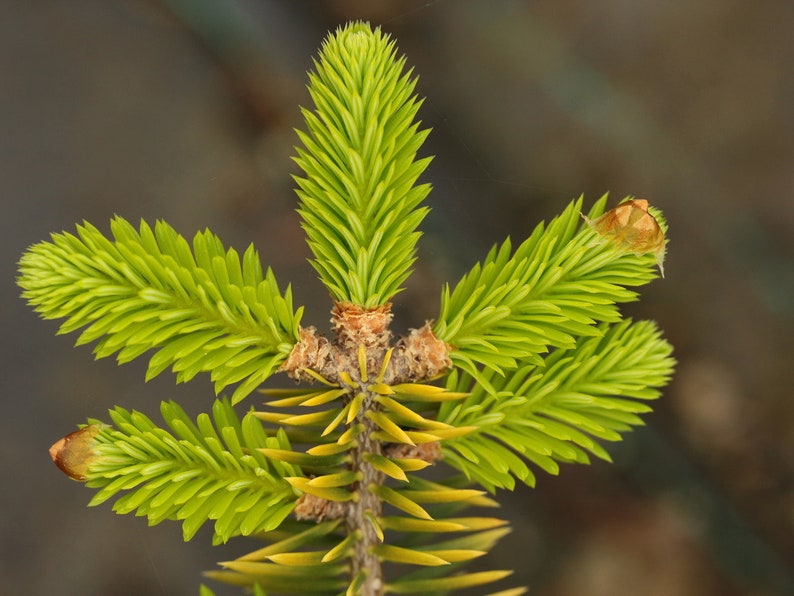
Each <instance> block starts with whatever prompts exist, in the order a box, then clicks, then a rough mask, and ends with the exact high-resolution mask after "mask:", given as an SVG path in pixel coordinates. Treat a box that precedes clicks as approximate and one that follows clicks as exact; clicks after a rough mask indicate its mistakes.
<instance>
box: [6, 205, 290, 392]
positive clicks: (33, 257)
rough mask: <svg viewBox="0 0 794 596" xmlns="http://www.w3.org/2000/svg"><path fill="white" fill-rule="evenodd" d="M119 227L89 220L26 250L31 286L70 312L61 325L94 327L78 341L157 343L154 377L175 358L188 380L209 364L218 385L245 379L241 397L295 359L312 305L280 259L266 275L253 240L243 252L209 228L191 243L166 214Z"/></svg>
mask: <svg viewBox="0 0 794 596" xmlns="http://www.w3.org/2000/svg"><path fill="white" fill-rule="evenodd" d="M110 227H111V232H112V235H113V239H112V240H111V239H108V238H106V237H105V236H103V235H102V233H101V232H100V231H99V230H98V229H97V228H95V227H94V226H92V225H91V224H88V223H85V224H84V225H82V226H78V227H77V235H76V236H75V235H73V234H69V233H62V234H53V236H52V242H42V243H40V244H36V245H34V246H33V247H31V248H30V249H29V250H28V251H27V252H26V253H25V254H24V255H23V256H22V259H21V261H20V267H19V270H20V277H19V279H18V283H19V285H20V286H21V287H22V288H23V289H24V292H23V296H24V297H25V298H27V300H28V302H29V303H30V304H31V305H33V306H34V307H35V309H36V310H37V311H38V312H39V313H40V314H41V315H42V316H43V317H44V318H48V319H59V318H65V319H66V321H64V322H63V324H62V325H61V328H60V333H68V332H71V331H74V330H77V329H80V328H82V327H86V328H85V329H84V330H83V331H82V333H81V334H80V336H79V337H78V339H77V344H78V345H81V344H86V343H89V342H92V341H95V340H98V342H97V344H96V346H95V348H94V353H95V354H96V357H97V358H101V357H105V356H109V355H111V354H114V353H115V354H117V360H118V361H119V362H128V361H130V360H132V359H134V358H137V357H138V356H141V355H142V354H144V353H145V352H147V351H149V350H152V349H156V350H157V351H156V352H155V354H154V355H153V356H152V357H151V359H150V361H149V368H148V371H147V373H146V378H147V380H148V379H151V378H152V377H154V376H156V375H158V374H159V373H161V372H162V371H163V370H165V369H166V368H168V367H169V366H171V367H172V368H173V370H174V372H176V373H177V381H178V382H185V381H188V380H190V379H192V378H193V377H194V376H195V375H196V374H198V373H200V372H209V373H210V374H211V378H212V380H213V381H214V383H215V391H216V392H220V391H221V390H222V389H223V388H224V387H226V386H228V385H230V384H233V383H240V385H239V386H238V387H237V389H236V390H235V392H234V395H233V397H232V401H233V402H235V403H236V402H237V401H239V400H241V399H242V398H244V397H245V396H246V395H248V394H249V393H250V392H251V391H253V390H254V389H255V388H256V387H257V386H258V385H259V384H261V383H262V382H263V381H264V380H265V379H266V378H267V377H268V376H270V375H271V374H272V373H273V372H274V371H275V370H277V369H278V367H279V365H280V364H281V363H282V362H283V361H284V360H286V358H287V356H288V354H289V352H290V350H291V349H292V347H293V345H294V344H295V343H296V342H297V339H298V323H299V321H300V317H301V313H302V308H301V309H298V310H297V311H296V312H293V308H292V295H291V290H290V289H289V287H288V288H287V291H286V292H285V293H284V294H283V295H282V294H281V293H280V291H279V288H278V285H277V283H276V280H275V277H274V276H273V273H272V272H271V271H270V269H268V270H267V272H266V273H265V274H264V275H263V273H262V267H261V264H260V262H259V257H258V255H257V253H256V251H255V250H254V248H253V247H252V246H249V248H248V249H247V250H246V251H245V254H244V255H243V257H242V262H241V260H240V257H239V256H238V254H237V252H236V251H235V250H234V249H229V250H225V249H224V247H223V246H222V244H221V242H220V240H219V239H218V238H217V237H216V236H215V235H213V234H211V233H210V232H209V231H205V232H201V233H198V234H196V236H195V238H194V240H193V250H192V251H191V248H190V246H189V244H188V243H187V241H186V240H185V239H184V238H183V237H182V236H180V235H179V234H178V233H177V232H176V231H174V229H173V228H171V227H170V226H168V225H167V224H165V223H163V222H157V225H156V226H155V228H154V230H152V228H150V227H149V225H148V224H146V223H145V222H141V225H140V229H139V230H136V229H135V228H134V227H133V226H132V225H130V224H129V223H128V222H126V221H125V220H124V219H122V218H120V217H116V218H115V219H113V220H112V221H111V225H110Z"/></svg>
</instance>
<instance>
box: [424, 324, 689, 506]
mask: <svg viewBox="0 0 794 596" xmlns="http://www.w3.org/2000/svg"><path fill="white" fill-rule="evenodd" d="M598 330H599V332H601V335H599V336H594V337H588V338H585V339H582V340H580V341H579V342H577V343H576V346H575V347H574V348H571V349H556V350H554V351H553V352H552V353H551V354H549V355H548V356H546V357H545V358H544V359H543V361H542V362H541V363H536V362H534V360H533V359H532V360H523V361H519V366H518V368H516V369H515V370H513V371H510V372H509V373H508V374H506V375H505V376H503V377H502V376H500V375H498V374H496V373H495V372H494V371H487V372H486V373H484V374H485V375H487V377H488V380H489V381H490V383H491V384H492V385H493V388H494V390H495V391H494V392H493V393H489V392H488V391H486V390H485V389H484V388H483V387H482V386H480V385H477V384H476V382H475V381H474V379H473V378H472V377H471V376H470V375H468V374H466V373H461V374H460V375H458V374H452V375H450V377H449V379H448V383H447V385H448V387H449V388H450V389H451V390H453V391H465V390H470V391H471V394H470V395H469V397H467V398H466V399H465V400H464V401H461V402H448V403H444V404H442V405H441V406H440V408H439V414H438V418H439V420H440V421H443V422H446V423H449V424H454V425H457V426H461V425H467V426H474V427H477V430H476V431H473V432H471V433H469V434H467V435H466V436H463V437H459V438H453V439H450V440H449V441H446V442H445V443H444V455H445V461H446V462H447V463H448V464H450V465H452V466H453V467H456V468H458V469H459V470H461V471H462V472H464V473H465V474H466V475H467V476H468V477H470V478H471V479H473V480H475V481H476V482H478V483H479V484H481V485H482V486H484V487H486V488H488V489H489V490H493V489H494V488H508V489H512V488H513V487H514V484H515V480H514V479H515V478H517V479H518V480H520V481H522V482H524V483H526V484H528V485H530V486H534V485H535V474H534V472H533V470H532V467H531V466H530V465H527V464H531V465H532V466H536V467H539V468H541V469H543V470H545V471H546V472H548V473H551V474H557V473H558V471H559V466H558V463H557V462H566V463H568V462H571V463H572V462H576V463H589V455H588V454H592V455H595V456H596V457H599V458H601V459H604V460H607V461H609V460H610V458H609V454H608V453H607V452H606V451H605V450H604V448H603V447H602V446H601V445H600V444H599V443H598V441H599V440H601V441H618V440H620V438H621V434H622V433H624V432H626V431H628V430H630V429H631V427H632V426H636V425H641V424H643V422H642V419H641V418H640V415H641V414H645V413H647V412H649V411H650V409H651V408H650V407H649V406H648V405H647V403H646V402H647V401H648V400H652V399H655V398H657V397H658V396H659V394H660V390H659V389H660V388H661V387H663V386H664V385H665V384H667V382H668V381H669V379H670V376H671V374H672V371H673V366H674V363H675V361H674V360H673V358H672V357H671V351H672V349H671V347H670V345H669V344H668V343H667V342H666V341H665V340H664V339H663V338H662V337H661V335H660V333H659V331H658V329H657V328H656V325H655V324H654V323H652V322H650V321H639V322H632V321H631V320H629V319H626V320H623V321H621V322H620V323H617V324H615V325H612V326H607V325H605V324H602V325H601V326H600V327H599V328H598Z"/></svg>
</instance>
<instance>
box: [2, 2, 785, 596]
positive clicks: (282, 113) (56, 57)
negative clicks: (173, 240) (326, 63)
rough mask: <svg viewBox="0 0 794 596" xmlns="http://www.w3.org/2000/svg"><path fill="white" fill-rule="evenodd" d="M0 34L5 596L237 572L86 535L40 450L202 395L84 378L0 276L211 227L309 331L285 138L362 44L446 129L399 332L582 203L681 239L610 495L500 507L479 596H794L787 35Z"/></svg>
mask: <svg viewBox="0 0 794 596" xmlns="http://www.w3.org/2000/svg"><path fill="white" fill-rule="evenodd" d="M0 15H2V18H0V201H2V203H1V204H2V207H3V209H2V217H1V218H0V226H2V234H0V242H2V248H1V249H0V250H1V251H2V252H1V253H0V254H1V255H2V259H1V260H0V291H1V292H2V296H0V300H2V302H1V304H2V309H0V317H1V320H2V327H3V336H4V340H5V341H4V342H3V343H2V359H1V360H0V362H2V367H3V373H2V378H1V379H0V383H2V387H1V394H2V400H3V402H2V403H3V415H2V418H1V419H0V451H1V452H2V478H3V481H2V485H3V488H2V490H1V491H0V511H1V512H2V513H0V516H2V517H1V518H0V537H1V539H2V543H1V546H0V549H1V550H0V594H3V595H8V596H30V595H32V596H39V595H42V596H43V595H48V596H50V595H52V596H71V595H75V596H77V595H80V596H127V595H129V596H132V595H142V594H146V595H149V594H152V595H167V596H171V595H175V596H179V595H182V594H196V593H197V586H198V583H199V581H200V571H201V570H202V569H207V568H212V567H213V566H214V564H215V562H216V561H219V560H224V559H228V558H231V557H233V556H236V555H238V554H241V553H242V552H244V551H245V550H246V548H247V547H248V546H249V543H248V542H247V541H246V540H238V541H233V543H232V544H230V545H228V546H227V547H225V548H224V549H212V548H211V547H208V546H206V545H207V544H208V542H209V532H202V533H201V534H200V535H199V537H198V538H197V539H196V540H194V541H193V542H192V543H190V544H187V545H186V544H183V543H182V540H181V529H180V527H179V525H178V524H174V523H166V524H162V525H160V526H157V527H155V528H147V527H146V522H145V520H142V519H137V518H134V517H120V516H116V515H114V514H113V513H111V511H110V508H109V506H107V505H105V506H102V507H100V508H98V509H92V510H88V509H87V508H86V507H85V505H86V503H87V502H88V500H89V498H90V496H91V494H90V492H89V491H87V490H85V489H84V488H83V487H82V486H81V485H79V484H78V483H75V482H71V481H69V480H68V479H67V478H66V477H64V476H63V475H62V474H61V473H60V472H58V471H57V470H56V469H55V468H54V467H53V466H52V464H51V463H50V461H49V456H48V455H47V448H48V447H49V445H50V443H51V442H53V441H54V440H55V439H57V438H59V437H61V436H63V435H64V434H66V433H68V432H70V431H71V430H73V429H74V427H75V424H77V423H79V422H82V421H84V419H85V418H86V417H87V416H92V417H99V418H102V417H104V416H105V412H106V410H107V408H109V407H110V406H112V405H114V404H120V405H123V406H125V407H128V408H132V407H134V408H138V409H141V410H142V411H144V412H147V413H150V414H152V415H153V416H155V417H156V416H157V414H156V412H157V405H158V403H159V401H160V400H162V399H170V398H176V399H178V400H180V401H181V402H182V403H185V404H187V405H188V406H189V407H190V408H192V411H194V412H197V411H201V410H203V409H204V408H206V407H207V405H208V404H209V403H210V402H211V399H212V389H211V385H210V383H209V382H208V381H207V380H206V379H199V380H197V381H196V382H194V383H191V384H190V386H180V387H175V386H174V384H173V378H172V377H171V376H170V375H169V374H167V373H166V374H163V375H162V376H161V377H160V378H158V379H156V380H154V381H152V382H150V383H148V384H144V382H143V370H144V365H143V363H133V364H129V365H125V366H123V367H117V366H116V365H115V363H114V362H113V361H112V360H110V359H109V360H103V361H98V362H94V361H93V359H92V356H91V351H90V348H88V347H82V348H79V349H73V348H72V343H73V341H74V337H56V336H55V331H56V329H57V325H56V324H55V323H53V322H46V323H45V322H42V321H40V320H38V319H37V317H36V316H35V315H34V314H33V312H32V311H31V310H30V309H29V308H27V307H26V306H25V305H24V303H23V302H22V300H20V299H19V297H18V294H19V290H18V288H16V286H15V284H14V277H15V268H16V261H17V259H18V258H19V255H20V254H21V253H22V251H23V250H24V249H25V248H26V247H27V246H29V245H30V244H32V243H35V242H37V241H40V240H42V239H45V238H46V237H47V235H48V234H49V233H50V232H52V231H61V230H64V229H73V226H74V224H75V223H77V222H79V221H81V220H83V219H86V220H89V221H91V222H94V223H96V224H97V225H100V226H103V227H105V229H106V225H107V220H108V219H109V218H110V217H111V216H112V215H113V214H115V213H118V214H120V215H123V216H124V217H126V218H128V219H131V220H133V221H136V220H138V219H139V218H141V217H143V218H146V219H147V220H150V221H151V220H154V219H156V218H163V219H166V220H167V221H168V222H169V223H171V224H172V225H174V226H175V227H176V228H177V229H178V230H179V231H181V232H182V233H183V234H186V235H192V234H193V233H194V232H195V231H196V230H198V229H203V228H205V227H210V228H211V229H212V230H213V231H215V232H216V233H218V234H220V236H221V237H222V238H223V239H224V241H225V242H226V243H227V244H230V245H233V246H236V247H237V248H244V247H245V246H246V245H247V244H248V243H249V242H251V241H253V242H255V243H256V244H257V246H258V248H259V249H260V251H261V254H262V256H263V259H264V260H265V261H266V262H267V263H268V264H271V265H272V266H273V267H274V269H275V271H276V274H277V276H278V279H279V280H280V282H281V283H286V282H288V281H291V282H292V283H293V285H294V289H295V293H296V295H297V301H298V302H299V303H306V304H307V306H308V309H307V314H306V317H305V321H309V322H312V323H316V324H319V325H320V326H321V327H322V326H323V325H324V322H325V321H326V320H327V318H328V308H329V303H328V300H327V297H326V295H325V292H324V291H323V290H322V288H321V287H320V285H319V284H318V282H317V281H316V280H315V279H314V277H313V275H312V273H311V270H310V268H309V267H308V265H307V264H306V262H305V261H306V258H307V257H308V251H307V249H306V246H305V244H304V241H303V238H302V235H301V232H300V229H299V224H298V219H297V217H296V214H295V212H294V208H295V197H294V194H293V192H292V186H293V184H292V182H291V179H290V174H291V173H294V172H295V167H294V165H293V164H292V162H291V161H290V156H291V155H292V153H293V150H292V146H293V144H294V143H295V142H296V138H295V135H294V132H293V127H295V126H300V125H301V121H300V115H299V111H298V105H306V104H307V102H308V98H307V94H306V91H305V80H306V79H305V73H306V70H307V69H309V68H310V67H311V57H312V56H313V55H315V54H316V50H317V48H318V46H319V44H320V42H321V40H322V39H323V38H324V36H325V35H326V33H327V31H328V30H330V29H333V28H335V27H336V26H338V25H339V24H341V23H344V22H345V21H347V20H349V19H354V18H364V19H368V20H370V21H371V22H373V23H375V24H381V25H382V26H383V28H384V30H386V31H387V32H390V33H392V34H393V35H394V36H395V37H396V39H397V41H398V44H399V47H400V49H401V51H402V52H404V53H405V54H407V56H408V62H409V64H411V65H413V66H414V67H415V72H416V74H418V75H419V76H420V82H419V87H418V89H419V92H420V93H421V94H422V95H424V96H426V97H427V100H426V103H425V104H424V106H423V108H422V110H421V117H422V119H423V122H424V123H425V124H426V125H427V126H430V127H432V128H433V133H432V135H431V136H430V140H429V142H428V144H427V146H426V149H425V153H426V154H434V155H436V159H435V161H434V162H433V163H432V165H431V167H430V168H429V170H428V172H427V174H426V176H425V180H427V181H429V182H432V184H433V186H434V192H433V193H432V194H431V196H430V198H429V204H430V205H431V207H432V209H433V210H432V212H431V214H430V215H429V217H428V218H427V220H426V222H425V224H424V225H423V230H424V232H425V235H424V237H423V240H422V242H421V245H420V261H419V265H418V268H417V271H416V274H415V275H414V276H413V277H412V278H411V280H410V285H409V288H408V290H407V291H406V292H404V293H403V294H401V295H400V296H399V297H398V299H397V304H396V310H397V321H398V323H397V324H398V326H401V328H402V329H405V328H407V327H409V326H418V325H420V324H422V323H423V322H424V320H425V319H426V318H432V317H433V315H434V313H436V312H437V304H438V291H439V287H440V283H441V282H442V281H444V280H454V279H457V278H459V276H460V275H461V274H462V273H463V272H464V271H465V270H466V269H467V268H468V267H469V266H470V265H471V264H472V263H473V261H474V260H476V259H479V258H481V257H482V256H483V255H484V254H485V252H486V251H487V249H488V248H489V247H490V245H492V244H493V243H494V242H497V241H500V240H501V239H503V238H504V237H505V235H507V234H510V235H511V236H512V237H513V238H515V239H521V238H523V237H524V236H525V235H526V234H527V233H528V232H529V231H530V230H531V228H532V227H533V226H534V225H535V224H536V223H537V222H538V221H539V220H540V219H544V218H548V217H551V216H553V215H554V214H556V213H557V212H559V211H560V210H561V209H562V208H563V207H564V206H565V205H566V204H567V203H568V201H569V200H570V199H571V198H573V197H576V196H578V195H579V194H580V193H584V194H585V196H586V197H587V199H588V200H595V199H596V198H597V197H598V196H600V195H601V194H602V193H604V192H605V191H610V192H611V196H612V198H613V200H614V201H615V202H616V201H617V200H618V199H619V198H621V197H623V196H625V195H635V196H642V197H648V198H649V199H650V200H651V202H652V203H653V204H655V205H657V206H659V207H660V208H662V209H663V210H664V212H665V214H666V216H667V218H668V220H669V223H670V234H669V237H670V245H669V255H668V260H667V266H666V272H667V278H666V279H664V280H659V281H657V282H655V283H653V284H652V285H651V286H649V287H647V288H646V289H645V290H644V293H643V294H644V295H643V300H642V301H641V302H639V303H636V304H633V305H630V306H629V307H628V308H627V311H629V312H630V313H631V314H632V315H633V316H637V317H645V318H653V319H656V320H658V321H659V322H660V324H661V326H662V327H663V328H664V330H665V333H666V336H667V337H668V338H669V340H670V341H671V342H672V343H673V344H674V345H675V347H676V357H677V358H678V360H679V366H678V370H677V374H676V377H675V379H674V381H673V383H672V384H671V386H670V387H669V388H668V389H667V391H666V393H665V395H664V397H663V399H662V400H660V401H659V402H658V404H657V406H656V412H655V413H654V414H653V415H651V416H649V417H648V426H647V427H645V428H643V429H640V430H638V431H636V432H635V433H633V434H632V435H631V436H629V437H628V438H627V440H626V441H625V442H623V443H621V444H616V445H613V446H611V447H610V449H611V452H612V453H613V454H614V458H615V462H616V463H615V465H608V464H605V463H598V464H596V465H593V466H592V467H587V468H585V467H576V468H575V467H571V466H569V467H566V468H564V469H563V470H562V473H561V475H560V476H559V477H550V476H541V477H540V481H539V486H538V488H537V489H536V490H529V489H526V490H518V491H516V492H515V493H514V494H502V495H501V496H500V499H502V501H503V502H504V512H503V513H504V515H505V516H507V517H509V518H510V519H511V520H512V521H513V523H514V527H515V531H514V532H513V534H512V535H511V536H509V537H508V538H507V539H505V540H504V541H503V542H502V543H501V545H500V547H499V549H498V550H497V551H495V552H494V553H493V554H492V555H491V556H489V557H488V560H486V561H483V562H481V563H482V565H481V566H483V567H489V568H503V567H512V568H515V569H516V574H515V576H514V577H513V579H512V580H511V585H515V584H517V583H519V584H520V583H525V584H529V585H530V586H531V587H532V592H531V593H533V594H540V595H551V596H563V595H583V596H602V595H603V596H607V595H609V596H614V595H618V596H622V595H634V594H643V595H659V596H662V595H664V596H678V595H693V596H695V595H712V594H713V595H734V594H737V595H738V594H751V595H754V596H761V595H764V596H766V595H778V594H794V581H793V580H792V572H791V568H792V564H794V482H793V480H794V395H792V386H794V333H792V332H793V331H794V325H792V316H794V262H793V258H794V196H792V195H793V193H792V191H794V130H793V129H794V72H793V71H792V64H794V44H792V42H791V27H792V24H794V3H791V2H788V1H787V0H777V1H773V0H760V1H757V2H747V1H746V0H719V1H718V0H705V1H701V2H652V1H640V0H600V1H599V2H590V1H586V0H570V1H568V0H564V1H560V0H537V1H523V2H519V1H505V0H500V1H494V2H482V1H475V0H454V1H453V0H436V1H421V2H416V1H408V0H404V1H399V0H391V1H386V0H383V1H367V0H359V1H347V0H335V1H292V2H290V1H287V0H281V1H277V0H237V1H235V0H73V1H70V2H62V1H57V0H35V1H31V2H24V1H22V0H2V1H0ZM219 593H223V592H222V590H219ZM229 593H235V592H229Z"/></svg>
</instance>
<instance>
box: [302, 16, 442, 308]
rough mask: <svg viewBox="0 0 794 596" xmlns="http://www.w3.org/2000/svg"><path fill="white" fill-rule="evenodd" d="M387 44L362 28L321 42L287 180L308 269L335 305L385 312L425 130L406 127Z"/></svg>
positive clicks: (415, 202) (405, 75)
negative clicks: (296, 170)
mask: <svg viewBox="0 0 794 596" xmlns="http://www.w3.org/2000/svg"><path fill="white" fill-rule="evenodd" d="M404 66H405V59H404V58H400V59H397V58H396V52H395V48H394V42H392V41H390V39H389V37H388V36H386V35H384V34H382V33H381V32H380V29H375V30H374V31H373V30H371V29H370V28H369V25H366V24H364V23H353V24H350V25H348V26H346V27H343V28H340V29H339V30H337V31H336V33H334V34H333V35H331V36H329V37H328V39H327V40H326V41H325V43H324V44H323V47H322V51H321V52H320V56H319V59H318V60H317V61H316V62H315V72H313V73H310V75H309V93H310V94H311V97H312V100H313V102H314V104H315V110H314V111H310V110H307V109H304V110H303V115H304V118H305V119H306V129H307V132H298V135H299V137H300V140H301V143H302V144H303V147H302V148H298V149H297V153H298V156H297V157H296V158H295V161H296V162H297V163H298V165H299V166H300V167H301V169H302V170H303V171H304V173H305V176H304V177H296V178H295V180H296V182H297V183H298V190H297V193H298V196H299V197H300V199H301V203H300V209H299V213H300V214H301V217H302V218H303V228H304V229H305V230H306V235H307V239H308V243H309V246H310V247H311V250H312V252H313V253H314V257H315V258H314V260H313V261H312V264H313V265H314V268H315V269H316V270H317V272H318V273H319V275H320V279H321V280H322V282H323V283H324V284H325V286H326V287H327V288H328V290H329V292H331V295H332V296H333V297H334V299H335V300H336V301H337V302H350V303H354V304H357V305H360V306H364V307H368V308H370V307H375V306H378V305H383V304H386V303H387V302H388V301H389V300H390V299H391V298H392V296H394V294H396V293H397V292H399V291H400V289H401V285H402V283H403V282H404V281H405V279H406V278H407V277H408V275H409V273H410V267H411V264H412V263H413V261H414V247H415V245H416V241H417V240H418V238H419V233H418V232H417V231H416V228H417V226H418V225H419V223H420V222H421V221H422V219H424V216H425V214H426V212H427V208H425V207H419V204H420V203H421V201H422V200H423V199H424V198H425V197H426V196H427V194H428V192H430V186H429V185H427V184H420V185H417V184H416V181H417V178H418V177H419V175H420V174H421V173H422V172H423V171H424V169H425V168H426V167H427V165H428V163H429V162H430V159H429V158H424V159H417V158H416V153H417V151H418V150H419V147H420V146H421V144H422V143H423V142H424V140H425V138H426V137H427V134H428V132H429V131H427V130H423V131H420V130H419V128H418V127H419V124H418V123H416V122H414V119H415V116H416V113H417V111H418V109H419V106H420V105H421V101H420V100H419V99H417V97H416V95H414V88H415V86H416V79H411V72H410V71H409V72H404Z"/></svg>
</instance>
